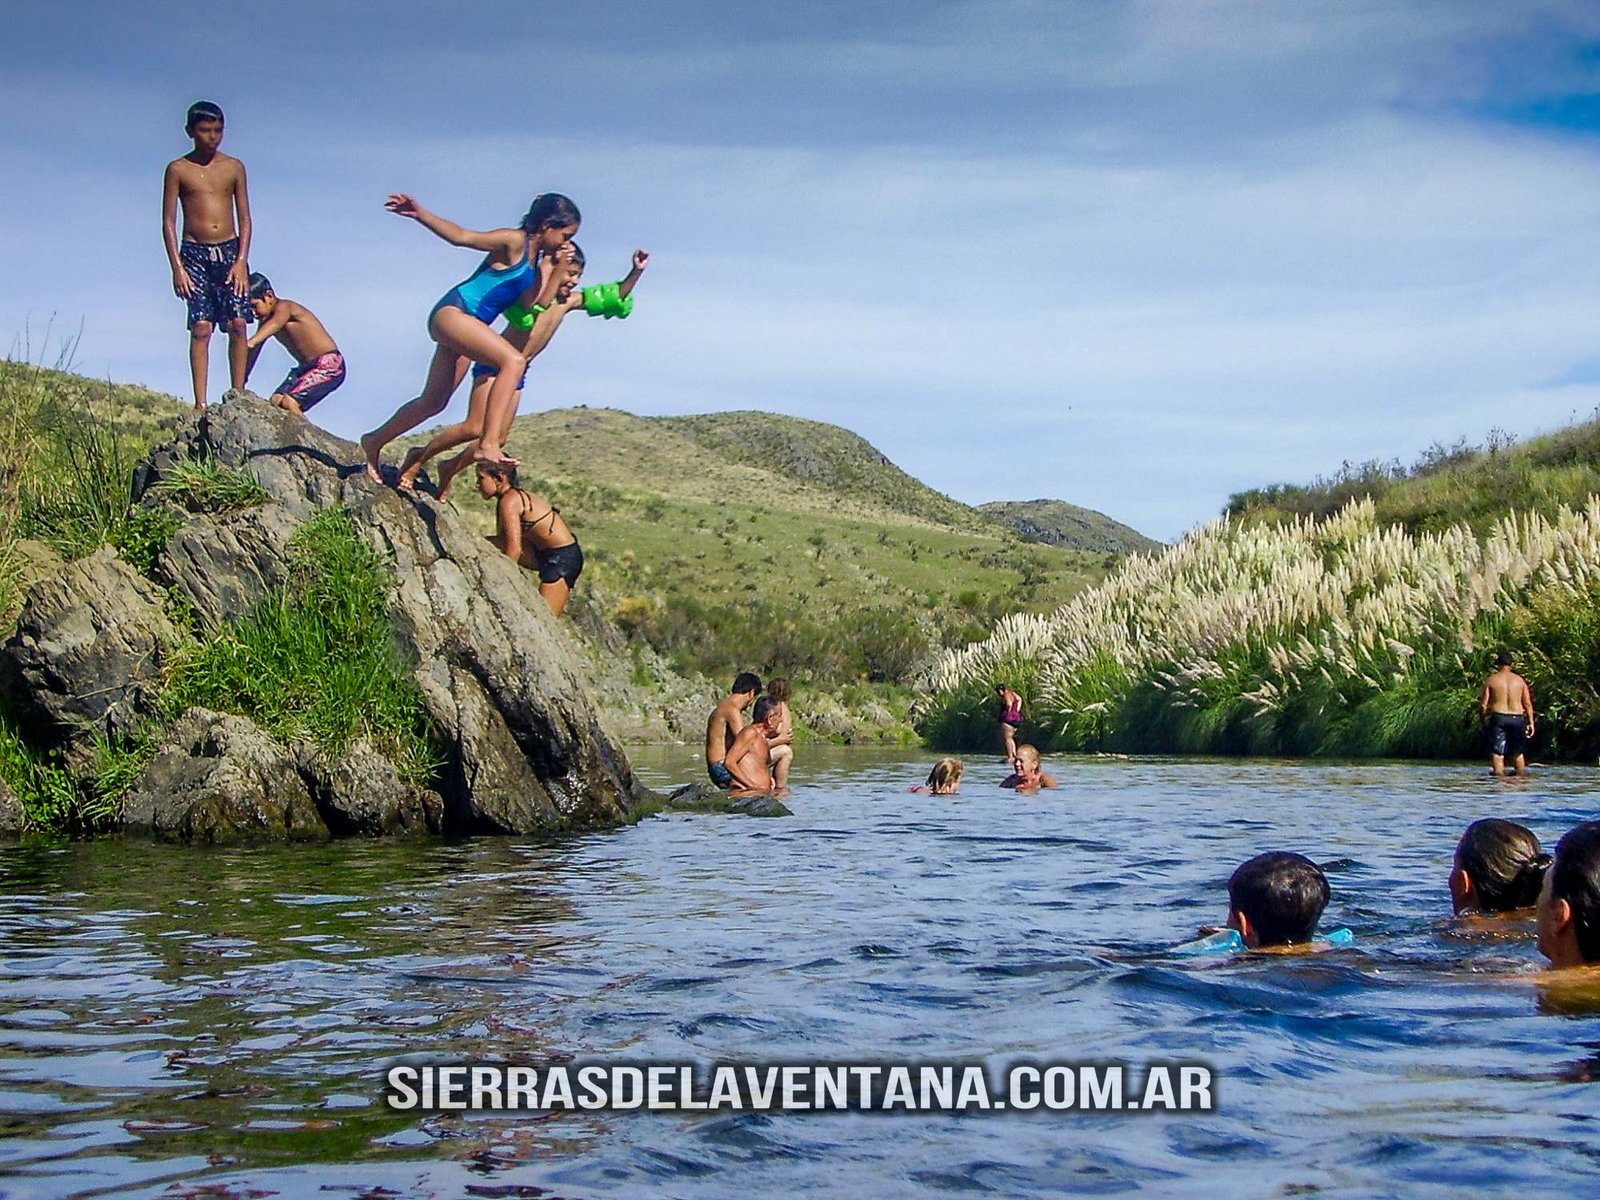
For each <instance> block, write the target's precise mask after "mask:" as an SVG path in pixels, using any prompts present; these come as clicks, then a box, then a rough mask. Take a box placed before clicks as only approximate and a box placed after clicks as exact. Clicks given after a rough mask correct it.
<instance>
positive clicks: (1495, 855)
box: [1450, 817, 1552, 913]
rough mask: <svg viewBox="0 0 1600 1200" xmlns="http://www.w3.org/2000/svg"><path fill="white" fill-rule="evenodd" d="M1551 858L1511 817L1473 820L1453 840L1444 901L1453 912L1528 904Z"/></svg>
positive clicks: (1506, 909)
mask: <svg viewBox="0 0 1600 1200" xmlns="http://www.w3.org/2000/svg"><path fill="white" fill-rule="evenodd" d="M1551 861H1552V860H1551V857H1550V855H1548V854H1545V853H1542V852H1541V848H1540V846H1539V839H1538V838H1536V837H1534V836H1533V832H1532V831H1531V830H1529V829H1527V828H1525V827H1523V826H1521V825H1518V824H1517V823H1516V822H1515V821H1505V820H1501V819H1500V818H1499V817H1486V818H1484V819H1483V820H1481V821H1474V822H1473V823H1472V824H1471V825H1468V826H1467V831H1466V832H1465V833H1463V834H1462V835H1461V841H1460V842H1458V843H1457V844H1456V857H1455V865H1454V867H1453V869H1452V870H1451V872H1450V902H1451V904H1452V905H1453V907H1454V909H1455V911H1456V912H1457V913H1463V912H1482V913H1503V912H1512V911H1514V910H1516V909H1519V908H1529V907H1531V906H1532V905H1534V904H1536V903H1538V900H1539V892H1540V889H1541V888H1542V887H1543V885H1544V876H1545V872H1546V871H1548V870H1549V869H1550V863H1551Z"/></svg>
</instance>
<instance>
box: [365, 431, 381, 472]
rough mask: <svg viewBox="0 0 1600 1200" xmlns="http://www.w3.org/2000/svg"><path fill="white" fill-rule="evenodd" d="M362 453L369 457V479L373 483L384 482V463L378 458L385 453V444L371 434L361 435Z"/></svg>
mask: <svg viewBox="0 0 1600 1200" xmlns="http://www.w3.org/2000/svg"><path fill="white" fill-rule="evenodd" d="M361 453H363V454H365V455H366V456H367V478H368V479H370V480H372V482H373V483H382V482H383V473H382V472H383V462H382V460H381V459H380V458H379V457H378V456H379V455H380V454H382V453H383V444H382V443H381V442H379V441H378V440H377V439H376V438H374V437H373V435H372V434H370V433H363V434H362V435H361Z"/></svg>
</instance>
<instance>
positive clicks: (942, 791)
mask: <svg viewBox="0 0 1600 1200" xmlns="http://www.w3.org/2000/svg"><path fill="white" fill-rule="evenodd" d="M966 769H967V768H966V765H965V764H964V763H963V762H962V761H961V760H960V759H959V758H941V759H940V760H939V761H938V762H936V763H934V764H933V770H931V771H929V772H928V782H927V784H926V787H927V789H928V790H929V791H930V792H932V793H933V794H934V795H935V796H953V795H954V794H955V793H956V790H957V789H958V788H960V787H961V776H962V774H963V772H965V771H966Z"/></svg>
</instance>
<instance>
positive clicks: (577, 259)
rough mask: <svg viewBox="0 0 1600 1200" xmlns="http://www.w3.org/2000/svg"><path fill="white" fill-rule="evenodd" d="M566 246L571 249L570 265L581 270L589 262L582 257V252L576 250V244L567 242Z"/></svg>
mask: <svg viewBox="0 0 1600 1200" xmlns="http://www.w3.org/2000/svg"><path fill="white" fill-rule="evenodd" d="M567 245H568V246H570V247H572V265H573V266H575V267H577V268H578V270H580V271H581V270H583V268H584V267H585V266H587V265H588V262H589V260H588V259H587V258H585V257H584V256H583V251H582V250H580V249H579V248H578V243H577V242H568V243H567Z"/></svg>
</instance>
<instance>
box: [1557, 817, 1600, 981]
mask: <svg viewBox="0 0 1600 1200" xmlns="http://www.w3.org/2000/svg"><path fill="white" fill-rule="evenodd" d="M1550 897H1551V899H1553V900H1565V901H1566V902H1567V904H1568V905H1570V906H1571V908H1572V928H1573V930H1574V931H1575V932H1576V933H1577V935H1578V953H1579V954H1581V955H1583V961H1584V962H1586V963H1594V962H1600V821H1585V822H1584V823H1583V824H1582V825H1575V826H1573V827H1572V828H1571V829H1569V830H1567V832H1566V833H1565V834H1563V835H1562V838H1561V840H1560V841H1559V842H1557V843H1556V860H1555V862H1554V863H1553V864H1552V865H1551V867H1550Z"/></svg>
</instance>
